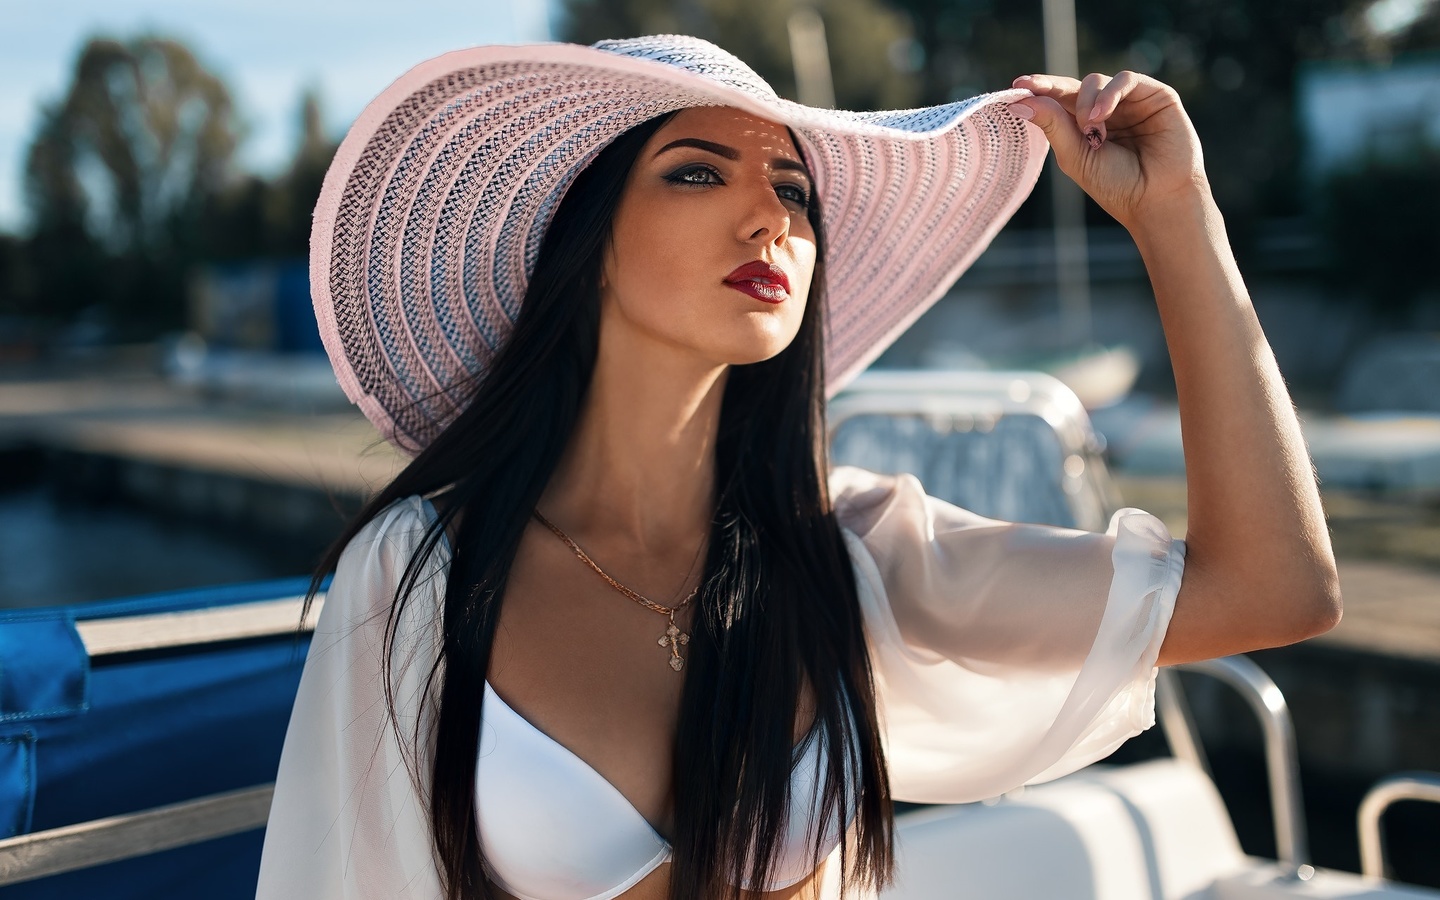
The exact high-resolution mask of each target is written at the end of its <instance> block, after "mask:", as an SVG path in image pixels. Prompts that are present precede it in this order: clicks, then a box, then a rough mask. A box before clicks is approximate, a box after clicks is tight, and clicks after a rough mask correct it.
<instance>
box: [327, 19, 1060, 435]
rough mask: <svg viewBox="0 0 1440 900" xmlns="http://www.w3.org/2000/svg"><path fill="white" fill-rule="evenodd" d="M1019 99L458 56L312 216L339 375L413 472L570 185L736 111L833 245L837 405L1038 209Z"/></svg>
mask: <svg viewBox="0 0 1440 900" xmlns="http://www.w3.org/2000/svg"><path fill="white" fill-rule="evenodd" d="M1029 96H1031V94H1030V92H1029V91H1024V90H1005V91H998V92H995V93H989V94H982V95H980V96H977V97H972V98H970V99H968V100H963V101H960V102H956V103H949V104H945V105H943V106H934V107H928V108H925V109H912V110H896V111H884V112H846V111H843V110H831V109H819V108H815V107H810V106H804V105H802V104H799V103H795V102H792V101H789V100H785V99H783V98H781V97H779V96H778V95H777V94H776V93H775V91H774V90H773V89H772V88H771V87H770V86H769V85H768V84H766V83H765V81H764V80H763V79H761V78H760V76H759V75H757V74H756V73H755V72H754V71H752V70H751V69H750V68H749V67H748V66H746V65H745V64H744V63H743V62H741V61H740V60H739V59H737V58H736V57H734V56H732V55H731V54H729V53H727V52H725V51H724V50H722V49H720V48H719V47H717V46H715V45H714V44H711V43H709V42H707V41H703V40H700V39H697V38H692V37H683V36H678V35H657V36H652V37H643V38H634V39H629V40H618V41H601V42H600V43H597V44H594V45H593V46H590V47H584V46H579V45H575V44H535V45H496V46H485V47H474V48H471V49H468V50H457V51H454V52H451V53H446V54H444V55H443V56H439V57H436V58H434V59H431V60H428V61H426V62H423V63H421V64H419V65H417V66H416V67H414V68H413V69H411V70H410V71H408V72H406V73H405V74H404V75H402V76H401V77H400V78H399V79H398V80H397V81H395V83H394V84H392V85H390V87H388V88H387V89H386V90H385V91H384V92H383V93H381V94H380V95H379V96H378V97H376V98H375V99H374V100H373V101H371V103H370V104H369V105H368V106H367V107H366V108H365V110H364V111H363V112H362V113H361V114H360V117H359V118H358V119H357V120H356V122H355V124H354V125H353V126H352V127H351V128H350V131H349V133H348V134H347V135H346V136H345V139H344V141H343V142H342V143H341V144H340V148H339V150H338V151H337V152H336V155H335V159H334V161H333V162H332V163H331V165H330V169H329V171H328V172H327V173H326V176H325V183H324V187H323V189H322V190H321V193H320V199H319V202H318V204H317V205H316V208H315V222H314V228H313V230H312V232H311V241H310V283H311V292H312V296H313V298H314V302H315V313H316V317H317V319H318V321H319V326H320V335H321V338H322V339H323V341H324V344H325V349H326V351H327V352H328V353H329V355H330V360H331V362H332V363H333V364H334V366H335V374H336V379H337V380H338V381H339V383H340V386H341V387H342V388H343V389H344V391H345V394H346V396H348V397H349V398H350V400H351V401H352V402H354V403H355V404H356V405H357V406H358V407H359V408H360V410H361V411H362V412H363V413H364V414H365V416H366V417H367V418H368V419H369V420H370V421H371V422H372V423H373V424H374V425H375V427H376V428H377V429H379V431H380V433H381V434H382V435H383V436H384V437H385V438H386V439H387V440H389V441H391V442H392V443H394V444H395V445H396V446H398V447H399V448H400V449H401V450H402V451H404V452H406V453H409V454H415V453H418V452H419V451H420V450H421V449H423V448H424V447H425V446H426V445H427V444H429V443H430V441H432V440H433V439H434V438H435V436H436V435H438V434H439V433H440V432H441V431H442V430H443V429H444V428H445V426H446V425H447V424H449V423H450V421H452V420H453V419H454V418H455V416H456V415H457V414H458V413H459V412H460V410H461V409H462V407H463V405H464V404H465V403H466V402H467V401H468V399H469V397H470V396H471V390H472V388H473V385H474V383H475V379H476V378H477V377H483V373H484V370H485V367H486V366H487V365H488V364H489V362H490V360H491V359H492V358H493V357H494V355H495V352H496V350H497V349H498V348H499V347H500V345H501V344H502V343H503V342H504V341H505V340H506V338H507V337H508V336H509V334H510V332H511V331H512V329H513V325H514V322H515V319H516V317H517V316H518V315H519V312H520V305H521V301H522V299H523V298H524V296H525V290H526V286H527V285H528V283H529V278H530V274H531V272H533V270H534V266H535V261H536V257H537V255H538V254H539V250H540V243H541V239H542V238H543V236H544V234H545V230H546V228H547V227H548V226H549V223H550V220H551V217H552V216H553V214H554V212H555V210H556V208H557V206H558V205H559V203H560V200H561V198H562V197H563V196H564V194H565V191H566V190H567V189H568V188H569V187H570V185H571V184H572V183H573V182H574V180H575V177H576V176H577V175H578V174H579V173H580V171H581V170H582V169H584V168H585V166H586V165H588V164H589V163H590V162H591V160H593V159H594V158H595V156H596V155H597V154H598V153H599V152H600V150H601V149H603V148H604V147H605V146H606V145H607V144H609V143H610V142H611V141H612V140H614V139H615V138H617V137H619V136H620V135H621V134H622V133H624V132H625V131H627V130H629V129H630V128H632V127H634V126H635V125H638V124H640V123H641V122H644V121H646V120H648V119H651V118H653V117H655V116H658V115H661V114H664V113H668V112H673V111H676V110H680V109H684V108H687V107H696V106H729V107H735V108H737V109H740V110H742V111H744V112H747V113H750V114H752V115H755V116H758V117H760V118H764V119H769V120H771V121H774V122H778V123H781V124H783V125H786V126H788V127H789V128H790V129H791V131H792V132H793V133H794V135H795V137H796V139H797V141H798V143H799V149H800V152H801V153H802V154H803V156H804V158H805V161H806V163H807V164H808V166H809V168H810V171H811V174H812V176H813V178H814V184H815V191H816V192H817V194H818V196H819V197H820V201H821V208H822V215H823V217H824V222H823V225H824V228H825V232H826V240H827V247H826V257H825V266H826V285H825V292H826V300H827V308H826V310H825V327H826V333H825V373H826V383H827V390H828V391H829V392H830V393H831V394H833V393H834V392H835V391H837V390H839V389H840V388H841V387H843V386H844V384H845V383H846V382H848V381H849V380H850V379H851V378H853V377H854V376H855V375H856V374H857V373H859V372H860V371H861V370H862V369H864V368H865V367H866V366H867V365H869V364H870V363H871V362H872V361H873V360H874V359H875V358H876V357H877V356H879V355H880V353H881V352H882V351H883V350H884V349H885V348H886V347H888V346H889V345H890V343H891V342H892V341H894V339H895V338H896V337H898V336H899V334H900V333H901V332H902V331H904V330H905V329H906V328H907V327H908V326H909V325H910V324H911V323H912V322H914V321H915V319H917V318H918V317H919V316H920V314H921V313H923V312H924V311H925V310H926V309H928V308H929V307H930V306H931V305H932V304H934V302H935V301H936V300H937V299H939V298H940V296H941V295H943V294H944V293H945V291H946V290H948V289H949V287H950V286H951V285H952V284H953V283H954V282H955V280H956V279H957V278H959V277H960V274H961V273H962V272H964V271H965V269H966V268H967V267H969V265H970V264H971V263H972V262H974V260H975V258H976V257H977V256H979V255H980V253H981V252H982V251H983V250H984V249H985V247H986V246H987V245H988V244H989V243H990V241H991V239H992V238H993V237H994V236H995V234H996V232H998V231H999V230H1000V228H1001V226H1003V225H1004V224H1005V222H1006V221H1007V220H1008V219H1009V218H1010V216H1011V215H1012V214H1013V213H1014V212H1015V210H1016V208H1018V207H1019V205H1020V203H1021V202H1022V201H1023V200H1024V199H1025V197H1026V196H1027V195H1028V194H1029V193H1030V191H1031V189H1032V188H1033V187H1034V185H1035V181H1036V179H1037V178H1038V177H1039V174H1040V170H1041V167H1042V165H1043V164H1044V160H1045V155H1046V153H1047V151H1048V149H1049V144H1048V143H1047V141H1046V140H1045V138H1044V135H1043V134H1042V133H1041V131H1040V130H1039V129H1038V128H1036V127H1034V126H1033V125H1030V124H1028V123H1026V122H1024V121H1023V120H1021V119H1019V118H1017V117H1015V116H1014V115H1012V114H1011V113H1010V112H1009V111H1008V110H1007V109H1006V107H1007V104H1009V103H1012V102H1014V101H1016V100H1020V99H1023V98H1025V97H1029Z"/></svg>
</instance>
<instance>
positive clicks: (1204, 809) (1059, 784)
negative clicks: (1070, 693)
mask: <svg viewBox="0 0 1440 900" xmlns="http://www.w3.org/2000/svg"><path fill="white" fill-rule="evenodd" d="M895 843H896V854H897V866H896V881H895V884H894V885H893V886H892V887H891V888H890V889H888V890H887V891H886V892H885V893H884V897H885V900H936V898H975V900H1034V898H1037V897H1045V898H1056V900H1199V898H1208V897H1211V896H1212V895H1211V893H1210V886H1211V885H1213V884H1214V883H1215V882H1216V881H1217V879H1220V878H1222V877H1225V876H1229V875H1233V874H1236V873H1237V872H1240V871H1242V870H1243V869H1245V867H1246V865H1247V861H1246V857H1245V855H1244V853H1243V852H1242V851H1241V849H1240V843H1239V841H1238V840H1237V839H1236V837H1235V829H1234V827H1233V826H1232V825H1231V824H1230V818H1229V816H1228V815H1227V813H1226V811H1225V806H1224V803H1223V802H1222V801H1221V799H1220V795H1219V794H1218V793H1217V792H1216V790H1215V786H1214V784H1213V783H1211V781H1210V779H1209V778H1208V777H1206V775H1205V774H1204V773H1203V772H1202V771H1200V770H1199V769H1197V768H1195V767H1194V766H1193V765H1191V764H1189V763H1186V762H1183V761H1181V760H1178V759H1160V760H1153V761H1150V762H1146V763H1140V764H1137V765H1132V766H1125V767H1123V768H1112V767H1106V766H1092V767H1090V768H1088V769H1085V770H1082V771H1081V772H1078V773H1076V774H1075V775H1071V776H1069V777H1067V778H1063V779H1061V780H1059V781H1055V782H1051V783H1049V784H1045V785H1040V786H1038V787H1031V788H1026V789H1023V790H1022V791H1019V792H1013V793H1012V794H1011V795H1010V796H1007V797H1006V798H1004V799H1002V800H1001V801H1000V802H998V803H996V804H994V805H986V804H982V803H969V804H961V805H955V806H936V807H927V808H925V809H921V810H916V811H914V812H909V813H904V814H902V815H900V816H898V817H897V818H896V837H895Z"/></svg>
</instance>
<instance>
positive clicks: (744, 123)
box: [651, 106, 802, 161]
mask: <svg viewBox="0 0 1440 900" xmlns="http://www.w3.org/2000/svg"><path fill="white" fill-rule="evenodd" d="M680 137H698V138H702V139H704V140H707V141H714V142H715V143H717V144H725V145H726V146H729V147H734V148H735V149H737V150H739V151H741V153H759V154H761V155H763V156H766V157H775V156H779V157H784V158H787V159H793V160H796V161H801V160H802V158H801V156H800V151H799V150H798V149H796V147H795V142H794V141H793V140H791V139H790V130H789V129H788V128H786V127H785V126H784V125H781V124H780V123H778V122H772V121H770V120H769V119H762V118H759V117H758V116H752V115H750V114H749V113H747V112H743V111H741V110H738V109H735V108H733V107H729V106H699V107H691V108H689V109H682V110H680V111H679V112H677V113H676V114H675V115H674V116H673V117H671V119H670V121H668V122H666V123H665V125H664V126H663V127H661V128H660V129H659V130H658V131H656V132H655V135H654V136H653V137H652V138H651V143H653V144H654V145H655V146H657V147H663V146H664V145H665V144H667V143H669V142H670V141H672V140H675V139H676V138H680Z"/></svg>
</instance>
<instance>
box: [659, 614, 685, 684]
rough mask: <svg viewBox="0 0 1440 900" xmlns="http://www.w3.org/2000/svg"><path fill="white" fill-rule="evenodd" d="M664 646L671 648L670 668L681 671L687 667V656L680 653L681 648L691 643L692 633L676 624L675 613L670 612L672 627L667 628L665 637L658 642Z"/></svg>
mask: <svg viewBox="0 0 1440 900" xmlns="http://www.w3.org/2000/svg"><path fill="white" fill-rule="evenodd" d="M657 643H659V645H660V646H662V647H669V648H670V668H672V669H674V670H675V671H677V672H678V671H680V670H681V669H683V668H684V667H685V658H684V657H682V656H681V655H680V648H681V647H682V646H684V645H685V644H688V643H690V635H688V634H686V633H685V632H683V631H681V630H680V628H679V626H677V625H676V624H675V614H674V613H671V614H670V627H669V628H666V629H665V635H664V637H662V638H660V640H659V641H658V642H657Z"/></svg>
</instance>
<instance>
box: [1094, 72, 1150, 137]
mask: <svg viewBox="0 0 1440 900" xmlns="http://www.w3.org/2000/svg"><path fill="white" fill-rule="evenodd" d="M1143 81H1144V79H1143V76H1141V75H1140V74H1139V73H1137V72H1132V71H1130V70H1129V69H1125V70H1124V71H1121V72H1117V73H1115V77H1114V78H1111V79H1110V81H1109V83H1108V84H1106V85H1105V86H1104V87H1103V88H1102V89H1101V90H1100V93H1099V94H1097V95H1096V97H1095V100H1094V102H1093V103H1092V104H1091V106H1090V112H1089V113H1088V114H1087V115H1086V116H1085V117H1084V118H1082V119H1081V120H1080V122H1081V124H1082V125H1083V124H1084V123H1087V122H1095V123H1104V122H1105V120H1106V119H1109V118H1110V116H1112V115H1114V113H1115V110H1116V109H1118V108H1119V106H1120V102H1121V101H1122V100H1124V99H1125V98H1126V97H1128V96H1130V95H1131V94H1132V93H1134V92H1135V89H1136V88H1138V87H1140V85H1141V84H1142V83H1143Z"/></svg>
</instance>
